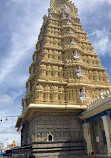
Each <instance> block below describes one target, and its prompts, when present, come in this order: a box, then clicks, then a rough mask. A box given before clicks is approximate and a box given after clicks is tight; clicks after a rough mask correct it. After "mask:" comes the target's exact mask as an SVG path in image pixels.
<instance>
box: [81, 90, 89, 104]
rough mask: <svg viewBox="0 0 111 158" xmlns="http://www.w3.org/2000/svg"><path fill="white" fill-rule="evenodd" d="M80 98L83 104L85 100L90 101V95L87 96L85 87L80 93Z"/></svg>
mask: <svg viewBox="0 0 111 158" xmlns="http://www.w3.org/2000/svg"><path fill="white" fill-rule="evenodd" d="M79 97H80V100H81V102H82V103H83V101H84V100H89V98H88V95H87V94H86V92H85V88H84V87H83V88H82V89H81V91H80V92H79Z"/></svg>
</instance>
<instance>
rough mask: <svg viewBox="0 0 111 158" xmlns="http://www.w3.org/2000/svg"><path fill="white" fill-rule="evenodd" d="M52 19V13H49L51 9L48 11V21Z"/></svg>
mask: <svg viewBox="0 0 111 158" xmlns="http://www.w3.org/2000/svg"><path fill="white" fill-rule="evenodd" d="M51 17H52V13H51V9H50V8H49V9H48V19H50V18H51Z"/></svg>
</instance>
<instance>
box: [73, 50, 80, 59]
mask: <svg viewBox="0 0 111 158" xmlns="http://www.w3.org/2000/svg"><path fill="white" fill-rule="evenodd" d="M73 58H74V59H79V58H80V56H79V54H78V52H77V51H74V52H73Z"/></svg>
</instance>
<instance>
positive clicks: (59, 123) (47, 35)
mask: <svg viewBox="0 0 111 158" xmlns="http://www.w3.org/2000/svg"><path fill="white" fill-rule="evenodd" d="M29 73H30V76H29V79H28V81H27V82H26V95H25V97H24V99H23V100H22V107H23V111H22V114H21V115H20V117H19V118H18V121H17V124H16V127H17V128H18V130H21V145H22V147H21V148H19V149H13V151H12V153H13V157H14V158H18V157H21V158H22V157H23V158H25V157H27V158H28V156H29V155H32V157H34V156H35V157H36V158H66V157H67V158H83V157H84V158H86V157H88V155H90V154H91V152H96V153H97V154H105V155H106V156H107V155H110V154H111V151H110V150H111V149H109V148H108V146H107V139H106V136H105V134H106V133H107V132H106V128H105V129H104V128H103V127H104V122H102V121H101V120H102V118H103V117H104V116H103V115H102V116H101V115H99V114H101V112H102V113H104V112H105V111H106V110H109V109H110V108H111V102H110V105H109V106H107V108H106V109H104V108H102V110H97V111H96V113H93V112H92V113H91V112H89V111H90V108H91V107H92V106H93V103H95V102H98V100H99V99H100V98H99V99H98V96H100V94H101V96H102V94H103V95H104V98H105V95H107V96H108V98H109V97H110V95H111V91H110V87H111V84H110V82H109V76H108V74H107V73H106V69H105V68H104V67H103V66H102V65H101V61H100V59H99V57H98V55H97V54H96V52H95V51H94V47H93V46H92V43H91V42H90V41H89V40H88V36H87V33H86V32H85V31H84V29H83V26H82V25H81V21H80V19H79V17H78V9H77V8H76V6H75V5H74V4H73V3H72V2H71V1H70V0H51V2H50V8H49V9H48V16H47V15H44V17H43V25H42V27H41V30H40V34H39V36H38V42H37V44H36V50H35V52H34V54H33V62H32V64H31V66H30V67H29ZM101 103H102V102H101ZM90 105H91V106H90ZM97 106H101V105H99V103H98V104H97ZM93 107H95V108H96V106H93ZM95 108H91V110H92V111H93V110H94V109H95ZM96 109H97V108H96ZM88 112H89V113H88ZM109 114H111V113H110V112H109ZM86 115H87V116H86ZM104 115H105V113H104ZM99 116H100V117H99ZM107 116H109V115H107ZM101 117H102V118H101ZM95 118H97V119H95ZM89 120H90V121H89ZM99 120H100V124H101V128H102V129H101V130H96V127H97V128H99ZM94 121H95V127H94V126H93V127H94V129H95V130H96V131H100V133H97V132H95V133H96V135H95V137H94V136H91V135H93V134H94V132H90V127H92V122H93V123H94ZM109 124H110V123H109ZM109 124H108V125H109ZM109 127H110V125H109ZM92 129H93V128H92ZM107 129H108V128H107ZM104 131H105V132H106V133H105V132H104ZM101 132H102V133H101ZM110 134H111V132H109V135H110ZM84 135H85V136H84ZM87 136H88V137H87ZM87 138H88V139H87ZM102 138H104V140H103V141H102ZM109 139H111V135H110V138H108V140H109ZM94 140H95V144H94V143H93V142H94ZM105 141H106V142H105ZM100 142H101V143H100ZM105 143H106V144H105ZM98 144H99V147H98ZM110 145H111V143H110ZM30 148H31V149H30ZM103 149H104V150H103ZM102 158H103V157H102Z"/></svg>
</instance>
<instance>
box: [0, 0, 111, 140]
mask: <svg viewBox="0 0 111 158" xmlns="http://www.w3.org/2000/svg"><path fill="white" fill-rule="evenodd" d="M44 2H45V3H44ZM73 2H74V3H75V4H76V6H77V8H78V10H79V17H80V18H81V22H82V25H83V26H84V30H85V31H86V32H87V33H88V37H89V40H91V42H92V43H93V46H94V47H95V51H96V52H97V54H99V56H100V59H101V61H102V65H103V66H104V67H105V68H107V72H108V74H109V76H111V71H110V67H111V66H110V63H111V0H82V1H81V0H75V1H74V0H73ZM48 7H49V0H43V1H41V0H27V1H26V0H0V54H1V56H0V117H1V116H3V115H19V114H20V113H21V99H22V98H23V97H24V95H25V82H26V81H27V79H28V76H29V74H28V68H29V66H30V64H31V62H32V54H33V52H34V50H35V45H36V42H37V39H38V35H39V32H40V27H41V26H42V22H43V19H42V17H43V15H44V14H46V13H47V9H48ZM110 81H111V77H110ZM15 123H16V118H13V119H11V118H10V119H9V121H7V122H6V121H5V120H4V121H3V122H0V127H1V128H0V141H1V142H5V143H7V142H8V143H10V142H11V141H12V140H14V139H16V140H17V142H18V143H20V134H18V133H17V132H16V130H15V127H14V126H15Z"/></svg>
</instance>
